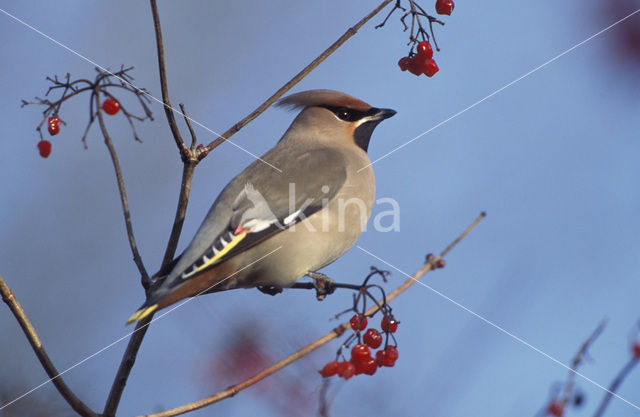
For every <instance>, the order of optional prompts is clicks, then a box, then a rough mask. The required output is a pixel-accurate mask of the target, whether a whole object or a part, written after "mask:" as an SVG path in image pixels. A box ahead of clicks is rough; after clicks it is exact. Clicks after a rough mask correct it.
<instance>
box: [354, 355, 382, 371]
mask: <svg viewBox="0 0 640 417" xmlns="http://www.w3.org/2000/svg"><path fill="white" fill-rule="evenodd" d="M354 365H355V366H356V374H367V375H373V374H375V373H376V370H377V369H378V364H377V363H376V360H375V359H373V358H372V357H369V359H367V360H366V361H363V362H357V363H355V364H354Z"/></svg>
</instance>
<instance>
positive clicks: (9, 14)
mask: <svg viewBox="0 0 640 417" xmlns="http://www.w3.org/2000/svg"><path fill="white" fill-rule="evenodd" d="M0 12H2V13H4V14H5V15H7V16H8V17H10V18H12V19H13V20H15V21H16V22H18V23H20V24H22V25H24V26H26V27H28V28H29V29H31V30H32V31H34V32H36V33H37V34H39V35H41V36H43V37H45V38H47V39H48V40H50V41H51V42H53V43H55V44H56V45H58V46H60V47H61V48H64V49H66V50H67V51H69V52H71V53H72V54H74V55H76V56H78V57H79V58H82V59H83V60H85V61H87V62H88V63H90V64H91V65H94V66H95V67H97V68H100V70H102V71H104V72H106V73H107V74H109V75H111V76H112V77H115V78H117V79H118V80H120V81H122V82H123V83H125V84H127V85H129V86H131V87H133V88H135V89H136V90H139V91H141V92H142V93H143V94H145V95H146V96H147V97H149V98H150V99H152V100H154V101H157V102H158V103H160V104H161V105H162V106H164V107H168V108H170V109H171V110H172V111H173V112H175V113H178V114H179V115H181V116H182V117H186V118H187V119H189V120H190V121H191V122H192V123H195V124H196V125H198V126H200V127H201V128H203V129H204V130H206V131H208V132H210V133H213V134H214V135H216V136H217V137H220V138H221V137H222V135H221V134H220V133H218V132H216V131H214V130H213V129H210V128H208V127H207V126H205V125H203V124H202V123H200V122H199V121H197V120H193V119H192V118H191V117H189V116H187V115H185V114H184V113H182V112H181V111H180V110H178V109H174V108H173V107H171V106H167V105H166V104H164V102H163V101H162V100H160V99H159V98H157V97H155V96H153V95H151V94H150V93H148V92H146V91H144V90H142V89H140V88H138V87H136V86H135V85H133V84H132V83H130V82H129V81H127V80H125V79H124V78H122V77H119V76H117V75H115V74H114V73H112V72H111V71H109V70H108V69H106V68H105V67H103V66H102V65H99V64H97V63H95V62H94V61H92V60H91V59H89V58H87V57H86V56H84V55H82V54H81V53H79V52H77V51H75V50H73V49H71V48H69V47H68V46H67V45H65V44H63V43H62V42H59V41H57V40H55V39H53V38H52V37H51V36H49V35H47V34H46V33H44V32H42V31H40V30H38V29H36V28H34V27H33V26H31V25H30V24H28V23H27V22H25V21H24V20H21V19H19V18H18V17H16V16H14V15H12V14H11V13H9V12H7V11H6V10H4V9H2V8H0ZM225 141H226V142H229V143H230V144H232V145H233V146H235V147H236V148H238V149H240V150H241V151H243V152H245V153H248V154H249V155H251V156H252V157H253V158H255V159H257V160H259V161H262V162H263V163H265V164H267V165H269V166H270V167H271V168H273V169H275V170H276V171H278V172H280V173H282V170H280V169H279V168H278V167H276V166H274V165H272V164H270V163H269V162H267V161H265V160H264V159H262V158H260V157H259V156H257V155H256V154H254V153H252V152H251V151H248V150H247V149H245V148H243V147H242V146H240V145H238V144H236V143H235V142H233V141H232V140H231V139H226V138H225Z"/></svg>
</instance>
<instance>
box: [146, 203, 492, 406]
mask: <svg viewBox="0 0 640 417" xmlns="http://www.w3.org/2000/svg"><path fill="white" fill-rule="evenodd" d="M485 215H486V214H485V213H484V212H483V213H481V214H480V215H479V216H478V217H477V218H476V219H475V220H474V221H473V223H471V225H469V227H467V228H466V229H465V230H464V231H463V232H462V233H461V234H460V235H459V236H458V237H457V238H456V239H455V240H454V241H453V242H452V243H451V244H450V245H449V246H447V247H446V248H445V249H444V250H443V251H442V252H441V253H440V255H439V256H437V257H435V258H429V259H428V260H426V261H425V263H424V264H423V265H422V267H420V269H418V271H416V272H415V273H414V274H413V275H412V276H411V278H409V279H407V280H406V281H405V282H404V283H403V284H402V285H400V286H399V287H397V288H396V289H395V290H393V291H392V292H391V293H390V294H389V295H387V302H390V301H391V300H393V299H394V298H396V297H397V296H398V295H400V294H401V293H402V292H404V291H405V290H406V289H407V288H409V287H410V286H411V285H413V284H415V283H416V282H418V280H419V279H420V277H422V276H423V275H424V274H426V273H427V272H429V271H430V270H431V269H434V268H435V266H434V265H435V263H436V262H438V261H439V260H440V259H442V257H444V256H445V255H446V254H447V253H448V252H449V251H450V250H451V249H453V248H454V247H455V246H456V245H457V244H458V243H459V242H460V241H461V240H462V239H463V238H464V237H465V236H466V235H468V234H469V233H470V232H471V230H473V228H475V227H476V226H477V225H478V223H479V222H480V221H481V220H482V219H483V218H484V217H485ZM378 309H379V307H378V306H377V305H376V306H373V307H371V308H370V309H369V310H367V312H366V315H367V316H370V315H372V314H374V313H375V312H376V311H378ZM349 328H350V325H349V323H343V324H341V325H340V326H338V327H336V328H334V329H333V330H332V331H331V332H329V333H327V334H326V335H324V336H322V337H321V338H319V339H317V340H316V341H314V342H312V343H310V344H308V345H307V346H305V347H303V348H302V349H300V350H298V351H297V352H295V353H293V354H291V355H289V356H287V357H286V358H284V359H282V360H280V361H279V362H276V363H274V364H273V365H271V366H269V367H268V368H266V369H263V370H262V371H260V372H258V373H257V374H255V375H254V376H252V377H250V378H248V379H246V380H244V381H242V382H240V383H238V384H235V385H232V386H230V387H229V388H227V389H224V390H222V391H220V392H218V393H216V394H213V395H211V396H209V397H206V398H203V399H201V400H198V401H194V402H191V403H188V404H185V405H182V406H180V407H176V408H172V409H170V410H165V411H161V412H159V413H153V414H146V415H144V416H139V417H172V416H177V415H180V414H184V413H186V412H189V411H193V410H198V409H200V408H203V407H206V406H208V405H211V404H214V403H216V402H218V401H221V400H223V399H225V398H229V397H233V396H234V395H236V394H237V393H239V392H240V391H242V390H243V389H245V388H248V387H250V386H252V385H254V384H256V383H257V382H259V381H261V380H263V379H264V378H266V377H268V376H269V375H271V374H273V373H275V372H277V371H279V370H280V369H282V368H284V367H285V366H287V365H289V364H291V363H293V362H295V361H296V360H298V359H300V358H302V357H303V356H305V355H307V354H309V353H311V352H312V351H314V350H316V349H318V348H319V347H321V346H323V345H325V344H327V343H329V342H330V341H331V340H333V339H335V338H337V337H339V336H341V335H342V334H343V333H344V332H345V331H346V330H347V329H349Z"/></svg>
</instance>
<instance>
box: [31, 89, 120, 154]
mask: <svg viewBox="0 0 640 417" xmlns="http://www.w3.org/2000/svg"><path fill="white" fill-rule="evenodd" d="M102 110H104V112H105V113H107V114H108V115H114V114H116V113H118V111H120V102H118V100H116V99H114V98H108V99H106V100H105V101H104V102H103V103H102ZM60 123H61V121H60V118H59V117H58V116H51V117H49V120H47V131H48V132H49V134H50V135H51V136H55V135H57V134H58V133H60ZM38 152H40V156H41V157H43V158H46V157H48V156H49V155H51V142H49V141H48V140H46V139H41V140H40V142H38Z"/></svg>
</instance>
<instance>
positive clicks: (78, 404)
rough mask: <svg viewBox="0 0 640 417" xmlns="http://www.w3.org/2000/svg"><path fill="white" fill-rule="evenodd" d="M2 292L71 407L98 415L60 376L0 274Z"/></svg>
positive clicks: (83, 413)
mask: <svg viewBox="0 0 640 417" xmlns="http://www.w3.org/2000/svg"><path fill="white" fill-rule="evenodd" d="M0 293H2V301H4V302H5V303H6V304H7V306H9V309H10V310H11V312H12V313H13V315H14V316H15V318H16V320H18V324H20V327H21V328H22V331H23V332H24V335H25V336H26V337H27V340H28V341H29V344H30V345H31V348H33V351H34V352H35V354H36V356H37V357H38V360H39V361H40V363H41V364H42V367H43V368H44V370H45V372H46V373H47V375H48V376H49V378H51V382H53V385H54V386H55V387H56V389H57V390H58V392H59V393H60V395H62V398H64V399H65V401H66V402H67V403H68V404H69V405H70V406H71V408H73V409H74V410H75V411H76V412H77V413H78V414H80V415H81V416H83V417H97V416H98V415H97V414H96V413H95V412H94V411H93V410H91V409H90V408H89V407H88V406H87V405H86V404H85V403H83V402H82V401H81V400H80V399H79V398H78V397H76V395H75V394H74V393H73V391H71V389H70V388H69V387H68V386H67V384H66V383H65V382H64V380H63V379H62V377H61V376H60V373H59V372H58V370H57V369H56V367H55V366H54V365H53V362H51V359H50V358H49V355H47V352H46V351H45V349H44V347H43V346H42V342H41V341H40V338H39V337H38V334H37V333H36V330H35V329H34V328H33V325H32V324H31V321H29V318H28V317H27V315H26V314H25V312H24V310H23V309H22V306H21V305H20V303H19V302H18V300H17V299H16V297H15V296H14V295H13V292H11V289H9V287H8V286H7V284H6V283H5V282H4V280H3V279H2V276H0ZM14 401H15V400H14ZM6 405H8V404H3V406H6Z"/></svg>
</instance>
